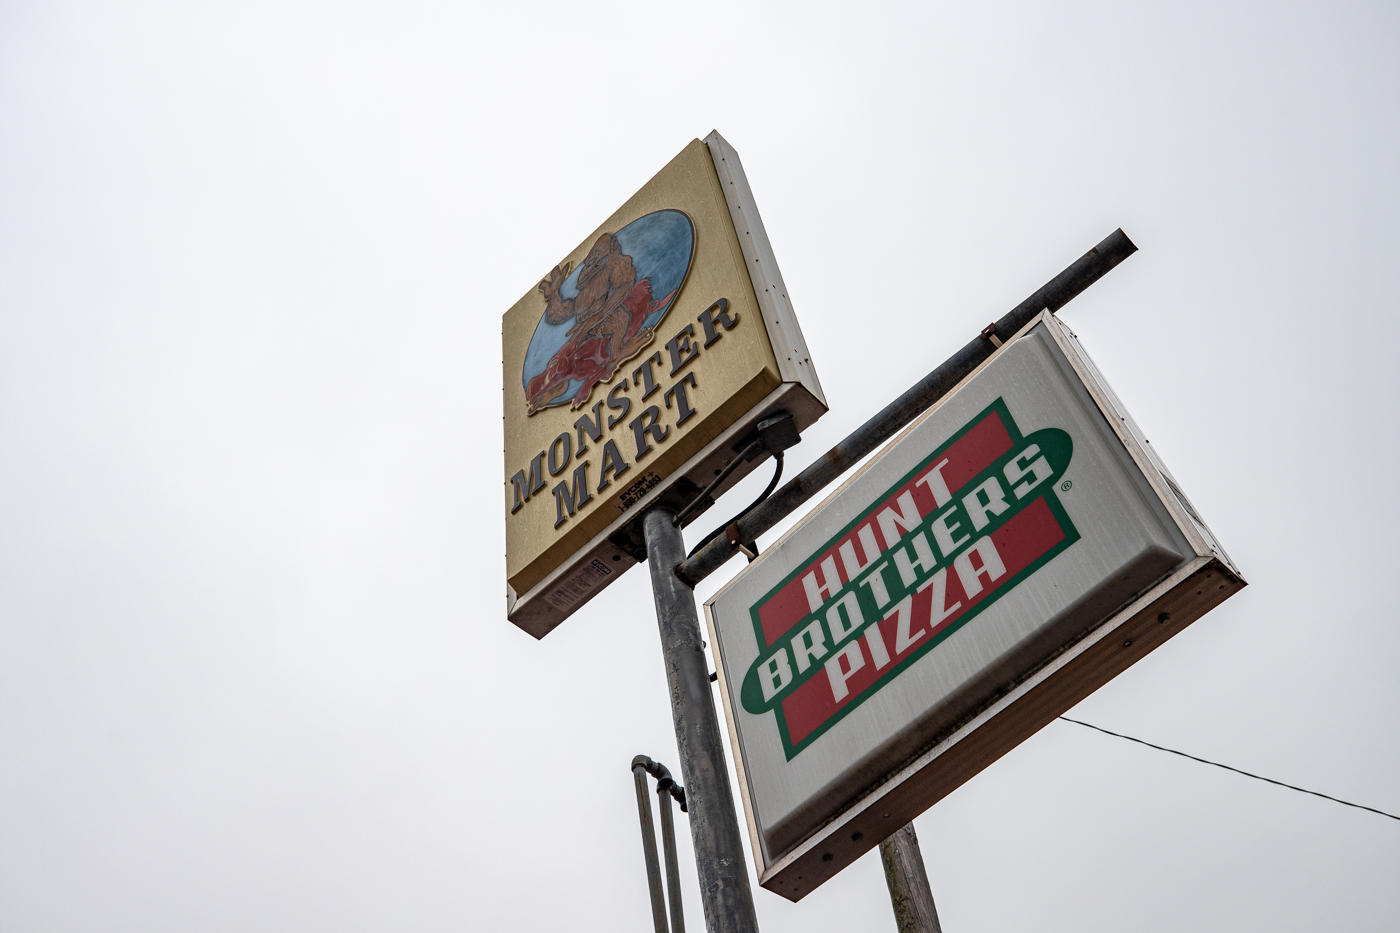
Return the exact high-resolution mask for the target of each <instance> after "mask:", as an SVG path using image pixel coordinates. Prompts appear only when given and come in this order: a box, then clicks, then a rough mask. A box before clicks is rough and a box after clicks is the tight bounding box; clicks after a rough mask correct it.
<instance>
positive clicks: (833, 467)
mask: <svg viewBox="0 0 1400 933" xmlns="http://www.w3.org/2000/svg"><path fill="white" fill-rule="evenodd" d="M1135 252H1137V247H1136V246H1134V245H1133V241H1132V240H1129V239H1128V237H1127V234H1125V233H1124V232H1123V231H1122V229H1118V230H1115V231H1113V233H1111V234H1109V235H1108V236H1107V237H1106V238H1105V239H1104V241H1103V242H1102V243H1100V244H1099V245H1098V246H1095V247H1094V248H1093V249H1091V250H1089V252H1087V253H1085V254H1084V255H1083V256H1081V257H1079V258H1078V259H1077V260H1075V261H1074V262H1073V263H1072V264H1071V265H1070V266H1069V267H1068V268H1067V269H1065V270H1064V271H1063V272H1061V273H1060V274H1059V275H1057V276H1055V277H1054V278H1053V279H1051V280H1050V281H1049V282H1046V283H1045V284H1044V285H1042V286H1041V287H1040V288H1039V289H1038V290H1037V291H1036V292H1035V294H1033V295H1031V296H1030V297H1029V298H1027V299H1026V300H1025V301H1023V302H1021V303H1020V304H1019V305H1017V306H1016V307H1015V308H1014V309H1012V311H1011V312H1010V313H1009V314H1007V315H1006V316H1005V317H1003V318H1002V319H1001V320H999V321H997V322H996V325H995V330H993V331H991V332H990V333H991V334H992V335H995V336H999V337H1000V338H1001V339H1006V338H1008V337H1010V336H1011V335H1012V334H1015V333H1016V332H1017V331H1019V330H1020V329H1021V328H1022V327H1024V326H1025V325H1026V324H1027V322H1029V321H1030V319H1031V318H1033V317H1035V316H1036V315H1037V314H1039V313H1040V312H1041V311H1042V310H1044V309H1046V308H1049V309H1050V310H1051V311H1058V310H1059V309H1060V308H1062V307H1064V306H1065V305H1066V304H1068V303H1069V302H1070V300H1071V299H1073V298H1074V297H1075V296H1076V295H1078V294H1079V293H1080V292H1082V291H1084V289H1086V288H1088V287H1089V286H1090V285H1093V284H1094V283H1095V282H1097V281H1098V280H1099V279H1100V278H1102V277H1103V275H1104V274H1105V273H1106V272H1108V270H1110V269H1112V268H1113V267H1114V266H1116V265H1118V264H1119V263H1120V262H1122V261H1123V260H1124V259H1127V258H1128V257H1129V256H1131V255H1132V254H1133V253H1135ZM984 333H987V332H986V331H984ZM995 351H996V347H995V346H993V345H992V342H991V340H990V339H987V338H984V337H982V336H978V337H975V338H973V340H972V341H971V342H970V343H969V344H967V346H965V347H963V348H962V349H961V350H959V351H958V352H957V353H955V354H953V355H952V356H951V357H949V358H948V359H947V360H946V361H944V362H943V363H942V364H941V365H940V366H939V367H938V368H937V369H935V370H934V371H933V372H931V373H929V374H928V375H927V376H925V377H924V378H922V379H920V380H919V381H918V382H916V383H915V384H914V385H913V386H911V387H910V388H909V389H908V391H906V392H905V393H904V394H903V395H901V396H900V397H899V398H897V399H895V400H894V401H893V402H890V403H889V404H888V405H886V406H885V407H884V409H882V410H881V411H880V412H879V413H878V414H876V415H875V416H874V417H873V418H871V419H870V420H869V421H867V422H865V424H863V425H861V426H860V427H859V428H856V429H855V431H853V432H851V434H850V435H848V436H847V437H846V439H845V440H843V441H841V442H840V443H839V444H837V445H836V446H835V447H833V448H831V449H830V450H828V451H827V452H826V453H825V454H824V455H822V457H821V458H819V459H818V460H817V461H816V462H815V463H813V464H811V465H810V466H808V467H807V469H805V470H803V471H802V472H801V473H799V474H798V475H797V476H794V477H793V478H792V479H791V480H789V481H788V482H787V483H786V484H785V485H784V486H783V488H782V489H779V490H778V491H777V492H775V493H774V494H773V495H771V496H769V497H768V498H767V499H766V500H765V501H764V502H763V504H762V505H760V506H758V508H756V509H754V510H753V511H752V512H750V513H749V514H748V515H746V516H744V518H743V519H742V520H741V521H740V522H739V523H738V525H739V529H738V530H739V534H738V540H740V541H753V540H755V539H757V538H758V536H759V535H761V534H763V533H764V532H765V531H767V530H768V529H770V528H772V527H773V526H774V525H776V524H777V523H778V522H780V521H782V520H783V519H784V518H786V517H787V516H788V515H790V514H792V513H793V512H794V511H796V510H797V508H798V506H800V505H802V503H804V502H806V501H807V500H808V499H810V498H812V497H813V496H815V495H816V494H817V493H819V492H821V491H822V490H823V489H825V488H826V487H827V486H828V485H829V484H831V483H832V482H833V481H835V480H836V479H838V478H839V477H840V476H841V474H842V473H845V472H846V471H847V470H849V469H850V468H851V467H852V466H854V465H855V464H856V463H858V462H859V461H860V459H861V458H862V457H864V456H865V455H866V454H868V453H870V452H871V451H873V450H874V449H875V448H877V447H879V446H880V445H881V444H883V443H884V442H885V441H887V440H889V439H890V438H891V437H893V436H894V435H895V434H897V433H898V432H899V431H900V430H902V429H903V428H904V427H905V426H907V425H908V424H909V423H910V422H912V421H913V420H914V419H915V418H917V417H918V416H919V415H920V414H922V413H923V412H925V411H927V410H928V409H929V407H930V406H932V405H933V404H934V403H935V402H937V401H938V400H939V399H940V398H942V397H943V396H944V395H947V394H948V392H950V391H951V390H952V388H953V387H954V386H955V385H957V384H958V383H959V382H961V381H962V379H963V378H964V377H965V376H967V374H968V373H970V372H972V371H973V370H974V369H976V368H977V367H978V366H980V365H981V364H982V363H983V361H985V360H986V359H987V357H989V356H991V355H992V353H994V352H995ZM738 553H739V551H738V549H736V548H735V547H734V545H732V544H730V543H729V539H728V538H727V537H718V538H715V539H714V540H713V541H711V542H710V543H709V544H707V545H705V546H704V547H703V548H701V549H700V550H699V551H697V552H696V553H695V554H694V555H693V556H692V557H689V558H687V559H686V560H684V561H682V562H681V563H680V564H679V565H677V567H676V575H677V576H678V577H680V578H681V580H682V581H684V582H685V584H686V585H687V586H691V587H694V586H695V585H696V584H697V583H699V582H700V581H701V580H703V579H705V578H706V577H708V576H709V575H710V574H712V573H714V572H715V571H716V570H718V569H719V568H720V567H722V566H723V565H724V564H725V562H726V561H728V560H729V558H731V557H733V556H734V555H736V554H738Z"/></svg>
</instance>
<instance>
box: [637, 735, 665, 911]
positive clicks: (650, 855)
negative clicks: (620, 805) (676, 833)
mask: <svg viewBox="0 0 1400 933" xmlns="http://www.w3.org/2000/svg"><path fill="white" fill-rule="evenodd" d="M639 757H640V756H639ZM632 778H633V783H635V784H636V785H637V816H638V818H639V819H640V820H641V823H642V852H643V854H644V855H645V856H646V862H647V888H649V889H650V891H651V921H652V924H653V925H654V926H655V927H656V933H669V931H668V930H667V928H666V896H665V895H664V894H663V893H662V892H661V865H660V863H659V862H658V861H657V858H656V828H655V827H654V826H653V825H652V821H651V794H650V793H648V788H647V772H646V768H645V767H644V766H643V765H641V764H639V763H638V762H637V760H636V759H635V758H634V759H633V760H632Z"/></svg>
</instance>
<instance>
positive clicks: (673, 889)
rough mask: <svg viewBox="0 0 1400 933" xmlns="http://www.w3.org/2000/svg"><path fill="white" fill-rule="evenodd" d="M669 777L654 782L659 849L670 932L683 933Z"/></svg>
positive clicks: (679, 881) (683, 916) (683, 915)
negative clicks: (663, 864)
mask: <svg viewBox="0 0 1400 933" xmlns="http://www.w3.org/2000/svg"><path fill="white" fill-rule="evenodd" d="M670 784H671V779H670V778H669V777H666V778H662V779H661V780H659V781H657V782H656V797H657V804H656V806H657V809H659V810H660V811H661V851H662V854H663V855H664V857H665V860H666V897H667V899H668V900H669V901H670V904H671V933H685V914H684V913H682V912H681V866H680V863H679V862H678V861H677V860H676V826H675V823H674V822H673V821H672V819H671V788H670V786H669V785H670Z"/></svg>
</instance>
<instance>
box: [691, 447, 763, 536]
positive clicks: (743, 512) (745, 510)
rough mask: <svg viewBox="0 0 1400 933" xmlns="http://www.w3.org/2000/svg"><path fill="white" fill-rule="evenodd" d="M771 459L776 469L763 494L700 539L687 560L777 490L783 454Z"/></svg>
mask: <svg viewBox="0 0 1400 933" xmlns="http://www.w3.org/2000/svg"><path fill="white" fill-rule="evenodd" d="M773 459H774V460H775V461H776V462H777V464H778V468H777V469H776V470H774V471H773V478H772V479H771V480H769V481H768V488H767V489H765V490H763V492H762V493H760V494H759V496H758V498H757V499H755V500H753V501H752V502H750V503H749V504H748V506H747V507H745V509H744V510H743V511H742V512H740V513H739V514H738V515H735V516H734V517H733V518H731V519H730V520H729V521H727V522H725V523H724V524H722V525H720V526H719V527H718V528H716V529H715V530H714V531H712V532H710V533H709V534H707V535H705V537H704V538H701V539H700V543H699V544H697V545H695V547H693V548H691V549H690V553H689V554H687V555H686V559H687V560H688V559H690V558H692V557H694V556H695V552H696V551H698V550H700V549H701V548H702V547H704V546H705V545H707V544H709V543H710V542H711V541H713V540H714V539H715V538H718V537H719V536H720V535H722V534H724V529H726V528H728V527H729V526H730V525H732V524H734V523H735V522H737V521H739V519H741V518H743V517H744V516H745V515H747V514H749V512H751V511H753V510H754V508H756V507H757V506H758V504H759V503H761V502H762V501H763V500H764V499H767V498H768V497H769V496H771V495H772V494H773V490H775V489H777V488H778V480H780V479H782V478H783V452H782V451H781V450H780V451H778V452H777V453H775V454H774V455H773ZM754 552H755V553H757V548H755V549H754Z"/></svg>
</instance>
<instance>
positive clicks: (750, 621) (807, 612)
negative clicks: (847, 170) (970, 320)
mask: <svg viewBox="0 0 1400 933" xmlns="http://www.w3.org/2000/svg"><path fill="white" fill-rule="evenodd" d="M1244 585H1245V581H1244V579H1243V578H1242V577H1241V576H1240V574H1239V572H1238V570H1237V569H1236V568H1235V566H1234V564H1232V563H1231V561H1230V558H1229V557H1228V556H1227V555H1226V554H1225V552H1224V550H1223V549H1222V548H1221V547H1220V545H1219V544H1218V542H1217V541H1216V540H1215V537H1214V536H1213V535H1212V534H1211V532H1210V530H1209V529H1208V528H1207V527H1206V525H1205V524H1204V522H1203V521H1202V520H1201V518H1200V516H1199V515H1198V514H1197V512H1196V510H1195V509H1194V508H1193V507H1192V505H1191V503H1190V502H1189V501H1188V500H1187V499H1186V497H1185V495H1184V494H1183V493H1182V492H1181V491H1180V488H1179V487H1178V486H1177V484H1176V482H1175V480H1173V479H1172V477H1171V474H1170V473H1169V472H1168V471H1167V468H1166V466H1165V465H1164V464H1163V463H1162V461H1161V460H1160V459H1159V458H1158V457H1157V455H1156V453H1155V451H1153V449H1152V447H1151V445H1150V444H1149V443H1148V442H1147V440H1146V438H1145V437H1143V435H1142V433H1141V431H1139V430H1138V428H1137V426H1136V425H1135V424H1134V423H1133V421H1132V419H1131V418H1130V417H1129V416H1128V414H1127V412H1126V411H1125V410H1124V409H1123V406H1122V404H1121V403H1120V402H1119V400H1118V398H1117V397H1116V396H1115V395H1114V394H1113V391H1112V390H1111V389H1110V388H1109V387H1108V385H1107V383H1106V382H1105V381H1104V380H1103V378H1102V376H1101V375H1100V374H1099V372H1098V370H1097V369H1096V368H1095V367H1094V364H1093V363H1092V362H1091V361H1090V360H1089V357H1088V356H1087V354H1085V353H1084V351H1083V349H1082V348H1081V347H1080V345H1079V341H1078V339H1077V338H1076V337H1075V336H1074V335H1073V334H1072V333H1070V331H1069V330H1068V328H1066V327H1065V326H1064V324H1063V323H1061V322H1060V321H1059V320H1058V319H1057V318H1055V317H1054V316H1053V315H1051V314H1050V313H1049V312H1045V313H1042V314H1041V315H1040V316H1039V317H1038V318H1037V319H1036V320H1034V321H1032V322H1031V323H1030V324H1029V325H1027V327H1026V328H1025V329H1023V330H1022V331H1021V333H1020V334H1018V335H1017V337H1016V339H1014V340H1011V341H1008V342H1007V343H1006V344H1005V345H1004V346H1002V347H1001V348H1000V349H999V350H998V351H997V352H996V353H995V354H994V355H993V356H992V357H991V358H990V359H989V360H988V361H987V362H986V363H984V364H983V365H982V367H980V368H979V369H978V370H977V371H976V372H975V373H973V374H972V375H971V376H969V377H968V378H967V379H966V380H964V381H963V383H962V384H961V385H960V386H959V387H958V388H957V389H956V390H955V391H954V392H952V393H951V394H949V395H948V396H946V397H945V398H944V399H943V400H942V401H941V402H940V403H939V404H938V405H937V406H936V407H934V408H933V409H931V410H930V411H928V412H927V413H925V414H924V415H922V416H921V417H920V418H919V419H918V420H917V421H916V422H915V423H914V424H913V425H911V426H910V427H909V428H908V429H907V430H906V431H905V432H904V433H903V434H902V435H901V436H900V437H899V438H898V439H896V440H895V441H893V442H892V443H891V444H890V445H889V446H888V447H887V448H886V449H885V450H884V451H882V452H881V453H880V454H879V455H877V456H876V457H875V458H874V459H872V460H871V461H870V462H869V463H868V464H867V465H866V466H865V467H863V468H862V469H861V470H860V471H859V472H858V473H857V474H856V475H855V476H854V477H853V478H852V479H850V480H849V481H848V482H846V483H845V484H844V485H843V486H842V487H841V488H840V489H839V490H838V491H837V492H836V493H834V494H833V495H832V496H830V497H829V498H828V499H827V500H826V501H825V502H823V503H822V504H821V505H820V506H819V507H817V508H816V509H815V510H814V511H813V512H812V513H811V514H810V515H809V516H807V517H806V518H805V519H804V520H803V521H802V522H801V523H800V524H798V525H797V526H796V527H794V528H793V529H792V530H791V531H789V532H788V533H787V534H786V535H785V536H784V537H783V538H782V539H781V540H780V541H779V542H778V543H776V544H775V545H773V546H772V547H770V548H769V549H768V550H767V551H766V552H764V554H763V555H762V557H760V558H759V559H758V560H757V561H756V562H754V563H753V564H751V565H750V566H749V567H748V568H747V569H746V570H745V571H744V572H743V573H741V574H740V575H739V576H738V577H737V578H735V579H734V580H733V581H732V582H731V583H729V584H728V585H727V586H726V587H725V588H724V589H722V590H721V591H720V592H719V593H717V594H716V595H715V596H714V598H712V599H711V600H710V601H709V602H708V603H707V604H706V614H707V619H708V623H709V627H710V637H711V642H712V643H713V644H714V646H715V651H716V654H717V656H718V660H719V670H720V678H721V681H720V686H721V695H722V697H723V700H724V707H725V713H726V716H727V719H728V723H729V728H730V738H731V742H732V745H733V748H734V749H735V751H736V754H737V756H738V773H739V781H740V785H741V786H740V790H741V793H742V796H743V800H744V807H745V811H746V814H747V816H748V823H749V832H750V836H751V841H752V843H753V850H754V852H755V853H756V856H757V857H758V859H759V861H760V865H761V872H760V875H759V881H760V883H761V884H762V885H763V886H764V887H765V888H768V889H769V890H771V891H774V892H776V893H778V894H781V895H783V896H784V897H787V898H789V899H791V900H794V901H796V900H799V899H800V898H802V897H803V896H805V895H807V894H808V893H810V892H811V891H812V890H813V889H814V888H816V887H817V886H818V885H820V884H821V883H822V882H824V881H826V880H827V879H829V878H830V877H831V876H833V875H834V874H836V872H838V871H840V870H841V869H842V868H844V867H845V866H847V865H849V864H850V863H851V862H853V861H854V860H855V859H856V858H858V857H859V856H861V855H862V854H864V853H865V852H866V851H868V850H869V849H871V848H873V847H874V846H876V845H878V844H879V842H880V840H882V839H884V838H886V837H887V836H889V835H890V834H891V833H893V832H894V831H895V830H897V829H899V828H900V827H901V826H903V825H904V824H906V823H908V822H909V821H910V820H912V819H913V818H914V817H916V816H918V815H919V814H920V813H922V812H923V811H924V810H926V809H927V808H928V807H930V806H932V805H933V804H934V803H935V802H937V801H938V800H940V799H942V798H943V797H945V796H947V795H948V794H949V793H951V792H952V791H953V790H955V789H956V788H957V787H958V786H960V785H961V784H962V783H963V782H965V781H966V780H968V779H969V778H971V777H972V776H974V775H975V774H977V773H978V772H979V771H981V770H982V769H983V768H985V767H986V766H987V765H989V764H991V763H992V762H993V761H995V760H996V759H997V758H999V757H1001V756H1002V755H1004V754H1006V753H1007V752H1008V751H1010V750H1011V749H1012V748H1014V747H1015V746H1016V745H1018V744H1020V743H1021V742H1022V741H1024V740H1025V739H1026V738H1028V737H1029V736H1031V735H1032V734H1034V733H1035V732H1036V731H1037V730H1039V729H1040V728H1042V727H1043V726H1045V725H1046V724H1047V723H1049V722H1050V721H1052V720H1053V719H1054V718H1055V717H1056V716H1058V715H1060V714H1061V713H1063V712H1064V711H1065V710H1067V709H1069V708H1070V707H1071V706H1073V705H1074V704H1076V703H1078V702H1079V701H1080V700H1082V699H1083V698H1084V697H1086V696H1088V695H1089V694H1090V693H1092V692H1093V691H1094V690H1096V689H1098V687H1100V686H1102V685H1103V684H1104V683H1106V682H1108V681H1109V680H1111V679H1112V678H1113V677H1115V676H1117V675H1118V674H1119V673H1120V672H1122V671H1124V670H1126V669H1127V668H1128V667H1129V666H1131V665H1132V664H1133V663H1135V662H1136V661H1138V660H1139V659H1140V658H1142V657H1143V656H1145V655H1146V654H1147V653H1148V652H1150V651H1152V650H1153V649H1154V648H1156V647H1157V646H1158V645H1160V644H1162V643H1163V642H1165V641H1166V640H1167V639H1168V638H1170V637H1171V636H1172V635H1174V634H1176V633H1177V632H1179V631H1181V629H1182V628H1184V627H1185V626H1186V625H1189V624H1190V623H1191V622H1193V621H1194V620H1196V619H1197V618H1199V617H1200V616H1201V615H1203V614H1204V613H1206V612H1207V611H1208V610H1210V609H1211V608H1212V607H1214V606H1215V605H1217V604H1218V603H1220V602H1222V601H1224V600H1225V599H1226V598H1228V597H1229V596H1231V595H1232V594H1234V593H1235V592H1238V591H1239V590H1240V589H1241V588H1242V587H1243V586H1244Z"/></svg>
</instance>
